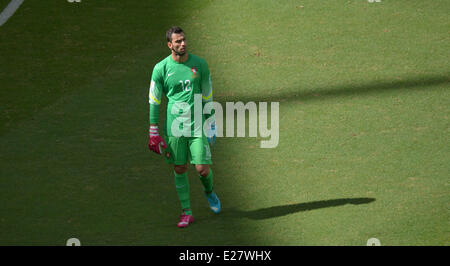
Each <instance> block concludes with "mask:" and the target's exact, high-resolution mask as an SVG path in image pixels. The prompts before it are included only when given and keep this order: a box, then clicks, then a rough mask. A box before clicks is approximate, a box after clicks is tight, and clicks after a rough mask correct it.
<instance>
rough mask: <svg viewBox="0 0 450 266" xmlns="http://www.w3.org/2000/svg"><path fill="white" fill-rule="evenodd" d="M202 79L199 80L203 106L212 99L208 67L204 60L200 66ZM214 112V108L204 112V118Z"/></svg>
mask: <svg viewBox="0 0 450 266" xmlns="http://www.w3.org/2000/svg"><path fill="white" fill-rule="evenodd" d="M202 70H203V73H202V76H201V78H202V80H201V88H202V103H203V106H204V105H205V104H207V103H209V102H212V101H213V88H212V80H211V73H210V72H209V67H208V64H207V63H206V62H204V66H203V67H202ZM213 114H214V110H212V111H211V114H205V117H206V118H209V117H210V116H211V115H213Z"/></svg>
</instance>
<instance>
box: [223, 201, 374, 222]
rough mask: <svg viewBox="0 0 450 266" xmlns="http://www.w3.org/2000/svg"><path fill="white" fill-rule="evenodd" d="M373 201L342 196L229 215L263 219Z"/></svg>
mask: <svg viewBox="0 0 450 266" xmlns="http://www.w3.org/2000/svg"><path fill="white" fill-rule="evenodd" d="M374 201H375V199H374V198H342V199H332V200H321V201H312V202H305V203H297V204H290V205H280V206H273V207H268V208H262V209H257V210H253V211H241V210H232V211H231V213H232V214H231V215H232V216H235V215H236V217H245V218H249V219H252V220H263V219H269V218H275V217H281V216H285V215H288V214H293V213H297V212H304V211H311V210H317V209H322V208H329V207H337V206H342V205H346V204H353V205H360V204H368V203H371V202H374Z"/></svg>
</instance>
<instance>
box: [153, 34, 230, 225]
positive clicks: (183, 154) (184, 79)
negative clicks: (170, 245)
mask: <svg viewBox="0 0 450 266" xmlns="http://www.w3.org/2000/svg"><path fill="white" fill-rule="evenodd" d="M166 39H167V45H168V47H169V49H170V50H171V54H170V55H169V56H168V57H166V58H165V59H163V60H162V61H161V62H159V63H158V64H156V65H155V67H154V69H153V74H152V79H151V83H150V91H149V103H150V130H149V143H148V147H149V149H150V150H152V151H154V152H156V153H158V154H164V156H165V159H166V161H167V162H168V163H170V164H173V165H174V175H175V187H176V190H177V194H178V198H179V200H180V203H181V208H182V214H181V217H180V221H179V223H178V224H177V226H178V227H180V228H182V227H186V226H188V225H189V224H190V223H192V222H193V221H194V218H193V215H192V210H191V206H190V196H189V180H188V177H187V169H188V162H189V163H190V164H193V165H195V169H196V170H197V173H198V175H199V177H200V180H201V183H202V184H203V189H204V193H205V196H206V199H207V200H208V202H209V206H210V209H211V210H212V211H213V212H214V213H219V212H220V209H221V206H220V201H219V198H218V197H217V195H216V194H215V193H214V191H213V172H212V169H211V168H210V165H211V164H212V161H211V151H210V147H209V145H211V146H212V145H213V144H214V141H215V138H216V128H215V121H214V112H211V114H203V112H202V114H201V117H200V119H201V123H199V122H200V121H197V123H196V121H195V119H197V120H199V117H195V116H194V98H195V95H201V98H202V105H203V106H204V105H205V104H206V103H208V102H212V100H213V96H212V84H211V76H210V72H209V68H208V64H207V63H206V61H205V60H204V59H202V58H200V57H198V56H196V55H193V54H191V53H188V52H187V42H186V38H185V35H184V32H183V30H182V29H181V28H179V27H176V26H174V27H172V28H170V29H169V30H168V31H167V33H166ZM163 94H164V95H165V96H166V98H167V101H168V102H167V115H166V121H165V128H164V130H163V138H162V137H160V135H159V129H158V122H159V106H160V104H161V99H162V95H163ZM203 106H202V107H203ZM202 110H203V108H202ZM205 123H206V124H205ZM204 124H205V127H203V125H204ZM203 129H205V130H203Z"/></svg>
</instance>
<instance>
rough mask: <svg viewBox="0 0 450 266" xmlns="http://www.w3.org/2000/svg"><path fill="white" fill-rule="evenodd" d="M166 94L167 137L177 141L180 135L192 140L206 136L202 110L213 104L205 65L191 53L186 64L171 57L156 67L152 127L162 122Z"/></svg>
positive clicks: (152, 93) (151, 114)
mask: <svg viewBox="0 0 450 266" xmlns="http://www.w3.org/2000/svg"><path fill="white" fill-rule="evenodd" d="M163 94H164V95H166V97H167V115H166V121H165V130H164V134H165V135H167V136H175V137H179V136H180V134H182V135H183V136H189V137H190V136H201V135H204V134H203V123H204V120H205V115H203V111H202V110H203V106H204V105H205V104H206V103H207V102H211V101H212V100H213V96H212V84H211V76H210V72H209V68H208V64H207V63H206V61H205V60H204V59H202V58H200V57H198V56H195V55H193V54H190V53H189V54H188V59H187V60H186V62H183V63H179V62H177V61H175V60H173V58H172V55H169V56H168V57H166V58H165V59H163V60H162V61H161V62H159V63H158V64H156V65H155V67H154V69H153V74H152V79H151V82H150V90H149V103H150V124H158V122H159V106H160V104H161V99H162V95H163ZM200 99H201V100H200ZM194 103H200V104H197V105H194ZM200 132H201V133H200ZM199 134H201V135H199Z"/></svg>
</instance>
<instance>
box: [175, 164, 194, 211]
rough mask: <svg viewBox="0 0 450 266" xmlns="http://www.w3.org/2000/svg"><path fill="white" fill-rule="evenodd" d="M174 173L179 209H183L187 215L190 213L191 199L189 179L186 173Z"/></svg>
mask: <svg viewBox="0 0 450 266" xmlns="http://www.w3.org/2000/svg"><path fill="white" fill-rule="evenodd" d="M174 174H175V187H176V189H177V194H178V199H179V200H180V203H181V209H183V211H184V213H185V214H187V215H192V211H191V201H190V198H189V180H188V176H187V173H184V174H181V175H180V174H177V173H176V172H174Z"/></svg>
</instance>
